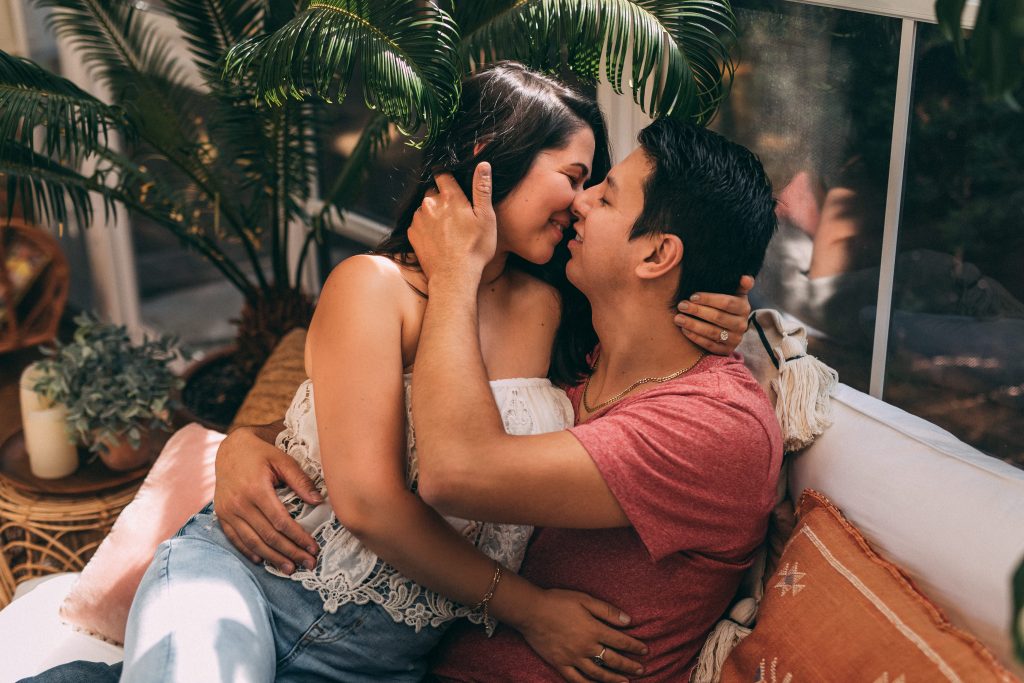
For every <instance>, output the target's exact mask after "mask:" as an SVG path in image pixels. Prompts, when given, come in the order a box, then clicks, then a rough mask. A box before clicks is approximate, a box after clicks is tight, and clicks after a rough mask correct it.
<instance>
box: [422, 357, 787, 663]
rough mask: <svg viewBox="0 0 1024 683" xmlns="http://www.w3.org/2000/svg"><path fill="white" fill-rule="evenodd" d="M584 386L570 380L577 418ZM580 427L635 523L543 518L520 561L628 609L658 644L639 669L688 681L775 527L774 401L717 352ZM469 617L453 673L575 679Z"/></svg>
mask: <svg viewBox="0 0 1024 683" xmlns="http://www.w3.org/2000/svg"><path fill="white" fill-rule="evenodd" d="M582 392H583V388H582V385H580V386H577V387H575V388H573V389H571V390H570V391H569V398H571V399H572V402H573V405H574V407H576V414H577V419H578V416H579V400H580V396H581V395H582ZM571 431H572V433H573V435H574V436H576V438H577V439H579V441H580V443H581V444H583V447H584V448H585V449H586V450H587V452H588V453H589V454H590V457H591V458H593V459H594V463H595V464H596V465H597V468H598V469H599V470H600V472H601V475H602V476H603V477H604V481H605V483H606V484H607V485H608V488H609V489H611V491H612V493H613V494H614V495H615V498H616V499H617V500H618V502H619V505H621V506H622V509H623V510H624V511H625V513H626V516H627V517H629V521H630V522H631V523H632V525H633V526H632V527H626V528H621V529H600V530H593V529H589V530H588V529H552V528H548V529H539V530H538V531H537V532H536V534H535V536H534V539H533V541H532V543H531V545H530V547H529V549H528V551H527V554H526V560H525V561H524V563H523V566H522V569H521V570H520V573H521V574H522V575H523V576H524V577H526V578H528V579H530V580H531V581H533V582H534V583H535V584H537V585H539V586H541V587H544V588H567V589H572V590H578V591H583V592H585V593H589V594H590V595H593V596H594V597H597V598H600V599H602V600H605V601H607V602H609V603H611V604H613V605H616V606H617V607H619V608H621V609H622V610H624V611H625V612H626V613H627V614H629V615H630V616H631V617H632V619H633V621H632V624H631V626H630V627H629V628H628V629H627V632H628V633H629V634H630V635H632V636H634V637H636V638H638V639H640V640H642V641H643V642H644V643H645V644H646V645H647V646H648V648H649V650H650V653H649V654H648V655H647V656H646V657H643V658H641V661H642V663H643V664H644V667H645V669H646V672H645V676H644V677H642V678H640V679H635V680H644V681H671V682H672V683H678V682H679V681H684V680H685V679H686V676H687V675H688V674H689V671H690V669H691V668H692V667H693V664H694V663H695V659H696V656H697V654H698V652H699V651H700V648H701V646H702V645H703V642H704V639H705V638H706V636H707V633H708V632H709V631H710V629H711V628H712V627H713V626H714V624H715V622H716V621H717V620H718V619H719V618H720V617H721V616H722V614H723V613H724V612H725V610H726V609H727V607H728V606H729V602H730V600H731V599H732V597H733V595H734V594H735V592H736V589H737V587H738V585H739V581H740V579H741V578H742V576H743V572H744V571H745V570H746V569H747V567H748V566H749V564H750V561H751V558H752V554H753V552H754V550H755V549H756V548H757V546H758V545H759V544H760V543H761V541H762V540H763V539H764V536H765V533H766V529H767V522H768V513H769V511H770V510H771V508H772V505H773V503H774V497H775V484H776V480H777V478H778V475H779V466H780V464H781V462H782V436H781V433H780V431H779V425H778V422H777V420H776V418H775V414H774V411H773V410H772V407H771V404H770V403H769V402H768V399H767V397H766V396H765V395H764V392H762V391H761V388H760V387H759V386H758V384H757V382H756V381H755V380H754V378H753V377H752V376H751V375H750V372H749V371H748V370H747V369H746V367H745V366H744V365H743V363H742V361H741V360H740V358H739V357H738V356H732V357H720V356H708V357H706V358H704V359H703V360H702V361H701V362H700V363H699V364H698V365H697V367H695V368H694V369H693V370H691V371H690V372H689V373H687V374H685V375H683V376H682V377H680V378H679V379H675V380H671V381H669V382H665V383H664V384H661V385H658V386H657V387H655V388H653V389H651V390H649V391H646V392H643V393H640V394H636V395H633V396H627V397H626V398H624V399H622V400H621V401H619V402H617V403H614V404H612V405H611V406H610V407H608V408H607V409H605V410H604V411H603V412H598V413H596V414H595V415H594V416H592V417H591V418H590V419H589V420H588V421H587V422H585V423H582V424H579V423H577V425H576V426H575V427H574V428H573V429H572V430H571ZM456 629H457V631H456V633H455V634H453V636H452V637H450V638H449V639H448V640H447V641H446V646H445V647H444V649H443V650H442V652H441V653H440V654H439V658H438V661H437V664H436V666H435V669H434V673H435V674H436V675H437V676H439V677H440V678H441V679H442V680H454V681H516V682H517V683H519V682H521V683H530V682H533V681H559V680H562V679H561V677H560V676H559V675H558V673H557V672H556V671H555V670H554V669H552V668H550V667H549V666H548V665H547V664H546V663H545V662H544V661H543V660H541V659H540V658H539V657H538V656H537V655H536V654H535V653H534V652H533V650H532V649H530V646H529V645H527V643H526V641H525V640H523V638H522V637H521V636H520V635H519V634H518V633H517V632H516V631H514V630H513V629H511V628H507V627H499V628H498V630H497V631H496V633H495V635H494V636H493V637H492V638H490V639H488V638H486V637H484V635H483V631H482V629H481V628H480V627H479V626H472V625H469V624H465V623H463V624H460V625H458V626H456ZM594 654H597V652H596V651H595V652H594Z"/></svg>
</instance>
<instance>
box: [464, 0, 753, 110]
mask: <svg viewBox="0 0 1024 683" xmlns="http://www.w3.org/2000/svg"><path fill="white" fill-rule="evenodd" d="M735 27H736V18H735V15H734V14H733V11H732V8H731V6H730V3H729V2H728V1H727V0H519V2H516V3H514V4H512V5H509V6H507V8H506V9H505V11H503V12H498V13H496V14H495V15H494V16H493V17H492V18H491V19H490V20H489V21H487V22H485V23H483V24H481V25H480V26H479V27H477V28H476V29H475V30H473V31H471V32H468V33H466V34H465V35H464V36H463V39H462V41H461V43H460V51H461V53H462V55H463V59H464V60H465V61H466V62H467V64H469V66H470V67H471V68H477V67H478V66H480V65H481V64H483V63H486V62H490V61H494V60H496V59H516V60H519V61H522V62H524V63H526V64H528V65H530V66H533V67H534V68H539V69H552V68H555V67H557V66H558V64H559V62H560V61H561V60H563V59H564V60H565V61H566V63H567V64H568V66H569V67H570V68H572V69H573V70H575V71H576V72H577V73H578V74H579V75H580V76H581V77H582V78H584V79H586V80H596V79H597V78H598V77H600V75H601V72H600V68H599V57H600V56H601V55H603V56H604V60H605V69H604V77H605V78H606V79H607V80H608V82H609V83H610V84H611V86H612V88H613V89H614V90H615V91H616V92H619V93H621V92H622V91H623V89H624V88H623V81H624V80H625V82H626V87H627V88H629V89H630V90H632V92H633V99H634V100H635V101H636V102H637V103H638V104H640V106H641V107H642V108H643V109H644V111H646V112H647V113H648V114H649V115H651V116H677V117H681V118H689V119H691V120H693V121H695V122H697V123H701V124H703V123H707V122H708V121H709V120H710V119H711V118H712V117H713V116H714V113H715V112H716V111H717V108H718V105H719V103H720V102H721V101H722V99H723V97H724V96H725V86H724V84H725V82H726V78H725V77H726V74H731V72H732V70H733V68H734V67H733V63H732V61H731V59H730V57H729V47H730V45H731V44H732V41H733V40H734V38H735ZM563 51H564V52H563ZM629 58H631V60H630V61H631V62H632V67H631V68H630V70H629V73H628V74H627V73H626V63H627V60H628V59H629Z"/></svg>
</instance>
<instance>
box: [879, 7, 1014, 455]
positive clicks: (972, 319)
mask: <svg viewBox="0 0 1024 683" xmlns="http://www.w3.org/2000/svg"><path fill="white" fill-rule="evenodd" d="M959 73H960V72H959V69H958V66H957V62H956V59H955V58H954V55H953V51H952V49H951V48H950V47H949V45H948V44H947V43H946V41H945V40H943V38H942V36H941V34H940V32H939V30H938V28H937V27H935V26H931V25H921V26H920V27H919V32H918V40H917V52H916V67H915V76H914V91H913V92H914V99H913V114H912V118H911V124H910V138H909V143H908V149H907V174H906V188H905V191H904V199H903V215H902V217H901V220H900V231H899V250H898V256H897V262H896V280H895V288H894V293H893V317H892V328H891V332H890V337H889V357H888V363H887V366H886V380H885V399H886V400H887V401H889V402H891V403H894V404H896V405H898V406H900V407H902V408H904V409H906V410H909V411H910V412H913V413H915V414H917V415H920V416H922V417H924V418H926V419H928V420H930V421H932V422H935V423H937V424H939V425H942V426H943V427H945V428H946V429H948V430H950V431H951V432H953V433H954V434H956V435H957V436H958V437H959V438H961V439H963V440H965V441H967V442H969V443H971V444H973V445H975V446H977V447H978V448H980V449H982V450H984V451H986V452H988V453H990V454H992V455H995V456H997V457H1000V458H1003V459H1005V460H1007V461H1009V462H1013V463H1016V464H1017V465H1020V466H1024V354H1022V351H1024V303H1022V302H1024V268H1022V267H1021V266H1022V264H1024V125H1022V119H1021V115H1020V114H1019V113H1015V112H1012V111H1010V110H1009V109H1008V108H1007V107H1006V106H1005V105H1004V104H1002V103H986V102H985V101H984V99H983V97H982V93H981V92H980V89H979V88H977V87H975V86H973V85H971V84H968V83H967V82H966V81H965V80H964V79H962V78H961V77H960V75H959Z"/></svg>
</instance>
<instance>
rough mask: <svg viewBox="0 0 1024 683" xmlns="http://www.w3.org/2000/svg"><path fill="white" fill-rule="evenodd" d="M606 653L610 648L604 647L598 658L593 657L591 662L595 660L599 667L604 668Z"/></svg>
mask: <svg viewBox="0 0 1024 683" xmlns="http://www.w3.org/2000/svg"><path fill="white" fill-rule="evenodd" d="M605 652H608V648H606V647H602V648H601V652H599V653H598V655H597V656H596V657H591V660H593V662H594V664H597V665H598V666H602V667H603V666H604V653H605Z"/></svg>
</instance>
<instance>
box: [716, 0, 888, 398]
mask: <svg viewBox="0 0 1024 683" xmlns="http://www.w3.org/2000/svg"><path fill="white" fill-rule="evenodd" d="M735 4H736V7H737V17H738V19H739V25H740V46H739V52H738V55H739V59H740V67H739V69H738V71H737V73H736V78H735V80H734V82H733V86H732V92H731V94H730V96H729V99H728V100H727V101H726V102H725V103H724V105H723V108H722V110H721V113H720V114H719V117H718V119H717V120H716V121H715V122H714V123H713V124H712V127H713V128H715V129H716V130H718V131H719V132H721V133H723V134H724V135H726V136H727V137H729V138H731V139H733V140H736V141H738V142H740V143H742V144H744V145H746V146H748V147H750V148H751V149H752V150H754V151H755V152H757V153H758V155H759V156H760V157H761V160H762V162H763V163H764V166H765V169H766V170H767V172H768V174H769V176H770V177H771V179H772V183H773V184H774V186H775V192H776V195H777V196H778V197H779V200H780V203H779V208H778V215H779V219H780V220H779V233H778V235H777V236H776V238H775V239H774V240H773V241H772V244H771V246H770V247H769V249H768V254H767V256H766V259H765V266H764V269H763V270H762V271H761V275H760V276H759V277H758V282H757V286H756V287H755V289H754V291H753V293H752V295H751V299H752V302H753V304H754V305H755V306H756V307H771V308H777V309H779V310H782V311H785V312H786V313H789V314H791V315H793V316H795V317H796V318H799V319H800V320H801V321H802V322H803V323H805V324H806V325H808V326H809V327H810V328H812V339H811V342H810V349H811V353H813V354H815V355H817V356H819V357H821V358H822V359H823V360H825V361H826V362H827V363H829V364H830V365H832V366H833V367H835V368H836V369H837V370H839V373H840V378H841V379H842V381H843V382H845V383H847V384H850V385H851V386H854V387H856V388H858V389H861V390H864V391H867V388H868V379H869V375H870V367H871V343H872V338H873V333H874V318H875V306H876V303H877V295H878V276H879V263H880V255H881V238H882V227H883V221H884V215H885V190H886V184H887V182H888V173H889V149H890V141H891V134H892V119H893V106H894V101H895V93H896V67H897V60H898V54H899V30H900V21H899V20H897V19H891V18H887V17H879V16H872V15H869V14H863V13H859V12H848V11H843V10H836V9H830V8H823V7H812V6H808V5H802V4H797V3H792V2H783V1H781V0H778V1H775V2H771V1H751V0H744V1H742V2H737V3H735Z"/></svg>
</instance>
